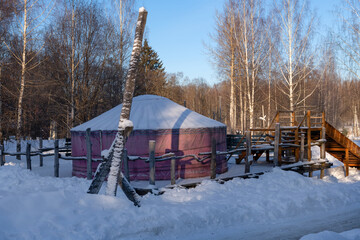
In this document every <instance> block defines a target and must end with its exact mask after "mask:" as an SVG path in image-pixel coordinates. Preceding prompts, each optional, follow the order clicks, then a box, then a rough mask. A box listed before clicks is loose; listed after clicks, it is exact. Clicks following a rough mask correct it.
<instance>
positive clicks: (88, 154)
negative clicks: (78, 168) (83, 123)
mask: <svg viewBox="0 0 360 240" xmlns="http://www.w3.org/2000/svg"><path fill="white" fill-rule="evenodd" d="M90 131H91V129H90V128H87V129H86V177H87V180H91V179H92V170H91V155H92V149H91V140H90Z"/></svg>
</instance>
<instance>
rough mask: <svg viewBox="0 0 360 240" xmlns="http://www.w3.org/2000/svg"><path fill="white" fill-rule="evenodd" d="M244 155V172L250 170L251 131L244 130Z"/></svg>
mask: <svg viewBox="0 0 360 240" xmlns="http://www.w3.org/2000/svg"><path fill="white" fill-rule="evenodd" d="M245 134H246V157H245V173H249V172H250V160H251V159H250V156H251V132H250V131H246V133H245Z"/></svg>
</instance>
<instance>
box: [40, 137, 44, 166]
mask: <svg viewBox="0 0 360 240" xmlns="http://www.w3.org/2000/svg"><path fill="white" fill-rule="evenodd" d="M39 148H40V151H39V152H40V154H39V160H40V167H42V166H43V165H44V161H43V156H42V153H43V151H42V150H41V149H42V148H43V139H42V137H40V138H39Z"/></svg>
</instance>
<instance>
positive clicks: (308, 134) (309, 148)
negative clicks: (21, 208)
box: [307, 111, 311, 162]
mask: <svg viewBox="0 0 360 240" xmlns="http://www.w3.org/2000/svg"><path fill="white" fill-rule="evenodd" d="M307 124H308V129H307V146H308V148H307V158H308V161H309V162H310V161H311V115H310V111H307Z"/></svg>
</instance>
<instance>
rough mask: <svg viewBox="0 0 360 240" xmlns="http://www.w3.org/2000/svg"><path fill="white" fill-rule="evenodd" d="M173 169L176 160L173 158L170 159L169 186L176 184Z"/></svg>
mask: <svg viewBox="0 0 360 240" xmlns="http://www.w3.org/2000/svg"><path fill="white" fill-rule="evenodd" d="M175 168H176V158H175V157H173V158H171V169H170V173H171V185H175V183H176V177H175Z"/></svg>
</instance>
